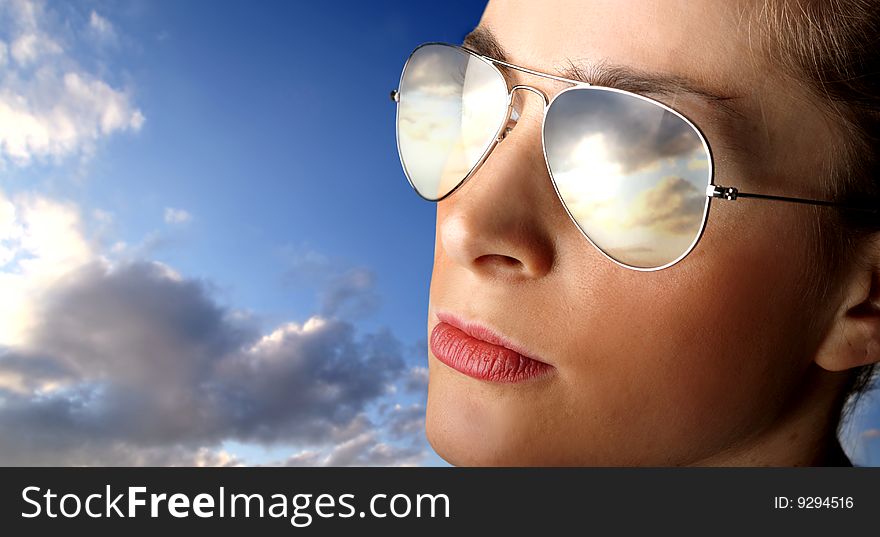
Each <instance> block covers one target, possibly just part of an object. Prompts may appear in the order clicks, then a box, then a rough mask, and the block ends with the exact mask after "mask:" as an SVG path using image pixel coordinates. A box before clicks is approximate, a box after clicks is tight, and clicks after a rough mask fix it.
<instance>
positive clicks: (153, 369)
mask: <svg viewBox="0 0 880 537" xmlns="http://www.w3.org/2000/svg"><path fill="white" fill-rule="evenodd" d="M483 4H484V3H483V2H481V1H469V2H454V3H453V2H435V3H422V2H419V3H417V2H336V3H332V4H331V3H304V2H281V1H278V2H264V3H260V4H259V8H258V9H257V8H255V5H254V4H253V3H251V2H244V1H238V2H211V3H202V2H176V1H170V0H165V1H158V2H154V1H146V0H134V1H130V2H124V3H119V2H104V1H98V0H94V1H88V0H83V1H79V2H69V3H68V2H40V1H36V0H0V290H3V292H4V293H5V296H4V297H5V298H6V300H4V306H2V307H0V326H4V327H5V329H4V330H3V331H0V366H2V367H0V454H2V455H0V463H4V464H307V465H315V464H331V465H337V464H340V465H341V464H383V465H384V464H443V463H442V461H441V460H440V459H439V458H438V457H437V456H436V455H435V454H433V453H432V452H431V450H430V448H429V446H428V445H427V443H426V442H425V439H424V434H423V429H422V427H423V411H424V400H425V395H426V393H425V390H426V370H425V369H424V368H425V365H426V363H425V360H426V356H425V352H426V326H425V325H426V313H427V299H428V285H429V278H430V270H431V262H432V255H433V236H434V216H435V212H434V211H435V207H434V206H433V205H432V204H429V203H425V202H422V201H421V200H420V199H419V198H418V196H417V195H416V194H415V193H414V192H413V191H412V190H411V189H410V187H409V185H408V184H407V182H406V180H405V178H404V176H403V173H402V171H401V169H400V164H399V160H398V157H397V153H396V147H395V141H394V105H393V103H392V102H391V101H390V100H389V99H388V92H389V90H391V89H392V88H394V87H395V86H396V83H397V80H398V77H399V75H400V70H401V68H402V66H403V62H404V61H405V59H406V57H407V56H408V54H409V52H410V51H411V50H412V49H413V48H414V47H415V46H416V45H418V44H419V43H422V42H424V41H451V42H458V41H460V40H461V39H462V38H463V37H464V35H465V34H466V33H467V32H468V31H469V30H470V29H471V28H473V26H474V25H475V24H476V23H477V21H478V19H479V16H480V13H481V12H482V8H483ZM3 123H5V125H6V126H5V127H4V125H3ZM13 321H14V322H13ZM3 323H5V325H4V324H3ZM144 364H147V365H144ZM330 366H333V367H330ZM304 379H305V380H304ZM878 406H880V405H878V404H873V405H872V406H870V407H866V408H867V410H866V413H865V415H866V416H868V417H867V418H865V419H864V420H863V421H864V423H866V424H867V425H859V426H858V430H857V431H856V432H854V433H853V434H852V435H851V440H850V445H851V446H852V449H851V450H852V451H858V456H859V457H861V460H864V461H867V462H868V463H873V464H878V463H880V458H878V455H877V451H876V449H875V450H874V451H873V452H872V451H871V446H872V445H873V446H875V447H876V444H877V443H878V441H876V440H873V439H874V438H876V435H874V436H872V434H873V433H869V434H867V435H866V434H865V433H864V432H863V431H864V430H865V429H867V428H869V427H870V424H872V423H873V424H876V423H878V422H880V416H878V412H877V411H876V408H877V407H878ZM182 409H185V411H184V410H182ZM860 423H861V422H860ZM875 426H876V425H875ZM11 430H15V431H17V433H16V434H15V435H10V434H8V433H9V431H11ZM871 457H873V459H872V458H871Z"/></svg>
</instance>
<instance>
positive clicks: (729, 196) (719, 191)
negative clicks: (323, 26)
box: [391, 42, 880, 272]
mask: <svg viewBox="0 0 880 537" xmlns="http://www.w3.org/2000/svg"><path fill="white" fill-rule="evenodd" d="M427 46H444V47H449V48H452V49H455V50H458V51H460V52H463V53H465V54H468V55H470V56H475V57H477V58H479V59H480V60H482V61H484V62H486V63H487V64H488V65H490V66H491V67H492V68H493V69H495V71H496V72H497V73H498V75H499V76H501V77H502V78H503V79H504V80H505V83H506V82H507V77H505V76H504V73H503V72H501V70H500V69H499V68H498V66H499V65H501V66H504V67H507V68H508V69H513V70H515V71H520V72H523V73H527V74H530V75H534V76H538V77H541V78H546V79H550V80H555V81H557V82H564V83H567V84H571V85H572V87H569V88H566V89H564V90H562V91H560V92H558V93H557V94H556V95H555V96H554V97H553V98H552V99H550V98H548V97H547V94H546V93H544V92H543V91H541V90H540V89H538V88H535V87H534V86H529V85H525V84H517V85H515V86H513V87H511V88H510V89H509V90H508V92H507V114H506V115H505V117H504V120H503V121H502V122H501V125H499V127H498V130H497V131H496V133H495V136H494V137H493V138H492V142H490V143H489V146H488V147H487V148H486V150H485V151H484V152H483V154H482V156H481V157H480V159H479V160H478V161H477V163H476V164H474V166H473V167H472V168H471V170H470V171H469V172H468V173H467V175H466V176H465V177H464V178H463V179H461V180H460V181H459V182H458V184H456V185H455V187H454V188H453V189H452V190H450V191H449V192H447V193H446V194H444V195H443V196H441V197H439V198H437V199H431V198H426V197H425V196H423V195H422V193H421V192H419V190H418V189H417V188H416V186H415V184H413V181H412V178H411V177H410V174H409V171H408V170H407V168H406V163H405V162H404V161H403V155H402V154H401V153H400V132H399V129H400V106H398V107H397V114H396V118H395V133H396V139H397V153H398V156H399V157H400V164H401V166H402V167H403V172H404V174H405V175H406V179H407V181H408V182H409V184H410V186H411V187H412V189H413V190H415V191H416V193H417V194H418V195H419V196H420V197H421V198H422V199H425V200H427V201H433V202H439V201H442V200H444V199H446V198H447V197H448V196H451V195H452V194H453V193H454V192H455V191H456V190H458V189H459V188H461V186H462V185H463V184H465V183H466V182H467V181H468V179H470V178H471V177H472V176H473V175H474V174H475V173H476V172H477V170H478V169H479V168H480V167H481V166H482V165H483V163H484V162H485V161H486V159H487V158H488V157H489V154H491V153H492V151H493V150H494V149H495V146H497V145H498V144H499V143H500V142H501V141H503V140H504V138H505V136H506V135H507V133H508V132H509V131H510V130H512V127H507V125H508V124H509V123H510V120H511V114H512V112H514V107H513V95H514V93H515V92H516V91H517V90H523V91H530V92H532V93H535V94H536V95H538V96H540V97H541V98H542V99H543V101H544V112H543V117H542V119H541V149H542V153H543V155H544V163H545V164H546V166H547V173H548V175H549V176H550V182H551V183H552V185H553V190H554V191H555V192H556V195H557V197H559V200H560V202H562V206H563V207H564V208H565V212H566V213H567V214H568V216H569V218H571V220H572V222H573V223H574V224H575V226H576V227H577V228H578V230H580V232H581V234H582V235H583V236H584V237H585V238H586V239H587V240H588V241H589V242H590V244H592V245H593V246H594V247H595V248H596V249H597V250H599V251H600V252H602V255H604V256H605V257H606V258H608V259H609V260H611V261H613V262H614V263H616V264H618V265H619V266H621V267H624V268H627V269H631V270H638V271H642V272H651V271H656V270H662V269H665V268H668V267H671V266H672V265H674V264H676V263H678V262H679V261H681V260H682V259H684V258H685V257H687V255H688V254H690V253H691V252H692V251H693V249H694V248H695V247H696V245H697V243H698V242H699V241H700V238H701V237H702V236H703V232H704V231H705V229H706V223H707V222H708V219H709V209H710V206H711V204H710V202H711V200H712V199H720V200H730V201H733V200H736V199H738V198H756V199H766V200H772V201H786V202H791V203H805V204H810V205H822V206H834V207H843V208H846V209H849V210H854V211H865V212H869V213H875V214H876V213H880V208H873V207H861V206H850V205H847V204H843V203H838V202H834V201H825V200H814V199H806V198H793V197H787V196H773V195H769V194H757V193H753V192H740V191H739V189H737V188H736V187H732V186H721V185H716V184H715V183H714V180H715V161H714V159H713V155H712V148H711V147H710V145H709V142H708V141H707V140H706V137H705V135H704V134H703V131H702V130H700V128H699V127H697V125H696V124H694V122H693V121H691V120H690V119H689V118H688V117H687V116H685V115H684V114H682V113H681V112H679V111H677V110H675V109H673V108H670V107H669V106H666V105H665V104H663V103H661V102H660V101H658V100H656V99H651V98H650V97H645V96H644V95H639V94H638V93H633V92H630V91H625V90H620V89H617V88H610V87H605V86H597V85H593V84H588V83H586V82H582V81H580V80H572V79H570V78H565V77H561V76H557V75H553V74H550V73H544V72H541V71H536V70H534V69H529V68H527V67H522V66H520V65H515V64H512V63H508V62H505V61H502V60H497V59H495V58H490V57H488V56H484V55H482V54H480V53H478V52H475V51H473V50H471V49H469V48H467V47H463V46H459V45H453V44H450V43H441V42H430V43H424V44H422V45H419V46H418V47H416V48H415V50H413V51H412V52H411V53H410V55H409V57H408V58H407V60H406V63H405V64H404V67H403V71H402V72H401V74H400V84H398V88H399V87H401V85H402V82H403V77H404V75H405V74H406V68H407V66H408V65H409V62H410V59H412V57H413V55H414V54H415V53H416V52H417V51H418V50H419V49H421V48H422V47H427ZM586 88H589V89H592V90H598V91H610V92H616V93H621V94H624V95H628V96H631V97H636V98H639V99H642V100H644V101H647V102H650V103H652V104H655V105H657V106H660V107H661V108H663V109H664V110H666V111H668V112H670V113H672V114H675V115H676V116H678V117H679V118H681V119H682V120H684V121H685V122H686V123H687V124H688V125H690V126H691V127H692V128H693V129H694V131H695V132H696V133H697V135H698V136H699V137H700V141H701V142H702V143H703V147H704V148H705V149H706V155H707V157H708V159H709V172H708V184H707V185H706V204H705V206H704V209H703V220H702V222H701V224H700V230H699V232H698V233H697V234H696V236H695V238H694V240H693V242H691V244H690V245H689V246H688V248H687V250H685V251H684V253H682V254H681V255H680V256H679V257H677V258H676V259H675V260H673V261H670V262H669V263H667V264H665V265H662V266H659V267H636V266H632V265H627V264H626V263H623V262H621V261H618V260H617V259H614V258H613V257H611V256H610V255H608V254H607V253H606V252H605V251H604V250H603V249H602V248H601V247H599V246H598V245H597V244H596V243H595V242H593V240H592V239H591V238H590V237H589V235H587V233H586V232H585V231H584V230H583V228H581V226H580V224H578V223H577V220H575V218H574V216H573V215H572V214H571V211H570V210H569V209H568V206H567V205H566V203H565V200H564V199H563V198H562V195H561V194H560V193H559V188H558V187H557V185H556V180H555V179H554V177H553V171H552V170H551V169H550V162H549V161H548V159H547V146H546V143H545V141H544V123H545V122H546V120H547V111H548V110H549V109H550V107H551V106H552V105H553V103H554V102H555V101H556V99H558V98H559V96H560V95H562V94H564V93H566V92H569V91H572V90H582V89H586ZM391 100H392V101H394V102H395V103H399V102H400V93H399V91H398V90H392V91H391Z"/></svg>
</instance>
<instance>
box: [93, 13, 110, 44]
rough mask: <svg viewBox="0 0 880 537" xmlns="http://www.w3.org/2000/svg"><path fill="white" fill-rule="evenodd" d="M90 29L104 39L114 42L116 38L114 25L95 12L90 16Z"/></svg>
mask: <svg viewBox="0 0 880 537" xmlns="http://www.w3.org/2000/svg"><path fill="white" fill-rule="evenodd" d="M89 28H91V30H92V31H93V32H94V33H95V34H96V35H97V36H98V37H100V38H102V39H107V40H112V39H115V37H116V31H115V30H114V29H113V24H112V23H111V22H110V21H108V20H107V19H105V18H104V17H102V16H101V15H99V14H98V13H97V12H96V11H94V10H92V12H91V14H90V15H89Z"/></svg>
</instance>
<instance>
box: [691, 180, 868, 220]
mask: <svg viewBox="0 0 880 537" xmlns="http://www.w3.org/2000/svg"><path fill="white" fill-rule="evenodd" d="M706 195H707V196H709V197H711V198H721V199H726V200H735V199H737V198H756V199H764V200H772V201H787V202H789V203H805V204H808V205H823V206H826V207H840V208H842V209H846V210H850V211H863V212H867V213H875V214H876V213H880V208H878V207H865V206H855V205H847V204H844V203H838V202H835V201H824V200H812V199H806V198H791V197H787V196H772V195H770V194H755V193H752V192H740V191H739V190H737V189H736V188H735V187H732V186H719V185H709V187H708V188H707V189H706Z"/></svg>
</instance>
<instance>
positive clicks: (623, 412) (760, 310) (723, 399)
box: [565, 202, 809, 462]
mask: <svg viewBox="0 0 880 537" xmlns="http://www.w3.org/2000/svg"><path fill="white" fill-rule="evenodd" d="M747 203H748V202H747ZM768 209H769V208H768V207H766V206H761V205H760V202H758V203H752V204H750V205H749V206H748V207H746V206H742V207H733V206H724V207H721V208H713V214H712V215H711V216H710V220H709V225H708V227H707V229H706V233H705V234H704V236H703V238H702V239H701V241H700V243H699V245H698V246H697V249H696V250H694V251H693V252H692V253H691V254H690V255H689V256H688V258H686V259H685V260H684V261H682V262H681V263H679V264H678V265H676V266H674V267H672V268H671V269H667V270H663V271H658V272H648V273H636V272H627V271H620V270H617V269H616V267H615V268H608V269H607V270H604V271H602V273H601V274H599V275H597V278H599V279H601V281H600V280H599V279H591V281H589V282H588V284H589V285H590V286H596V287H598V288H600V289H603V291H602V292H600V293H590V295H591V297H592V302H591V303H590V304H571V305H570V306H569V308H578V309H580V310H581V311H582V312H583V313H584V315H583V316H582V317H581V319H582V322H580V323H577V322H570V323H569V328H568V330H567V332H568V333H572V334H581V335H580V336H579V337H576V338H573V339H572V340H571V346H570V347H569V348H568V349H567V351H566V352H565V354H566V356H567V357H569V359H570V360H571V363H572V364H573V365H572V367H571V368H570V369H569V370H568V373H569V375H568V378H567V384H568V386H569V390H570V394H571V399H572V400H573V401H575V402H574V403H573V405H575V406H576V407H579V408H582V409H584V411H585V412H587V413H588V414H591V415H594V416H595V415H596V414H601V415H599V416H596V418H597V419H598V420H600V421H601V422H602V423H604V424H605V425H606V426H610V427H611V429H610V430H606V431H605V432H606V433H609V434H613V435H614V436H615V437H616V438H615V440H614V442H613V443H614V444H617V445H619V444H620V443H621V442H626V443H627V444H628V445H629V446H631V447H633V451H634V452H638V451H641V452H643V453H644V452H647V451H654V452H656V454H657V455H658V456H660V455H661V454H665V455H664V456H669V457H674V456H675V455H673V454H677V455H678V456H679V457H681V458H691V459H694V458H697V457H702V456H707V455H709V454H711V453H712V452H713V451H715V450H719V449H722V448H723V447H724V446H725V445H729V444H730V443H731V442H733V441H735V440H736V439H738V438H742V437H743V436H744V435H746V434H749V433H750V432H755V431H757V430H758V429H760V428H761V427H762V426H764V425H766V424H767V422H768V421H769V420H770V419H772V418H773V417H774V415H775V413H776V412H778V411H779V409H780V407H781V405H782V403H783V402H784V400H785V396H786V393H787V392H788V391H789V390H791V389H792V386H793V384H794V382H795V380H796V376H797V375H798V374H799V373H800V372H801V371H803V369H804V368H805V367H806V366H807V365H808V362H809V360H805V359H804V357H805V356H807V355H808V349H807V346H808V345H809V341H808V339H809V338H805V336H804V333H803V328H804V326H806V324H807V320H808V319H807V315H806V314H805V313H804V312H805V309H806V308H804V307H803V306H804V304H803V298H802V293H801V291H802V289H803V287H802V286H803V285H805V277H804V275H805V267H806V266H807V265H806V261H807V259H806V258H807V251H808V248H806V247H805V245H807V244H809V242H808V240H807V239H805V236H804V234H803V232H799V231H798V227H797V220H796V218H795V216H796V213H795V212H794V211H789V212H786V211H781V210H780V211H778V212H777V213H775V214H774V213H773V212H771V211H770V210H768ZM768 230H773V231H772V232H768ZM784 230H787V231H784ZM570 293H571V294H572V296H577V294H578V291H577V289H571V290H570ZM580 295H582V296H583V295H584V293H583V292H581V293H580ZM669 462H674V461H669Z"/></svg>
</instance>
